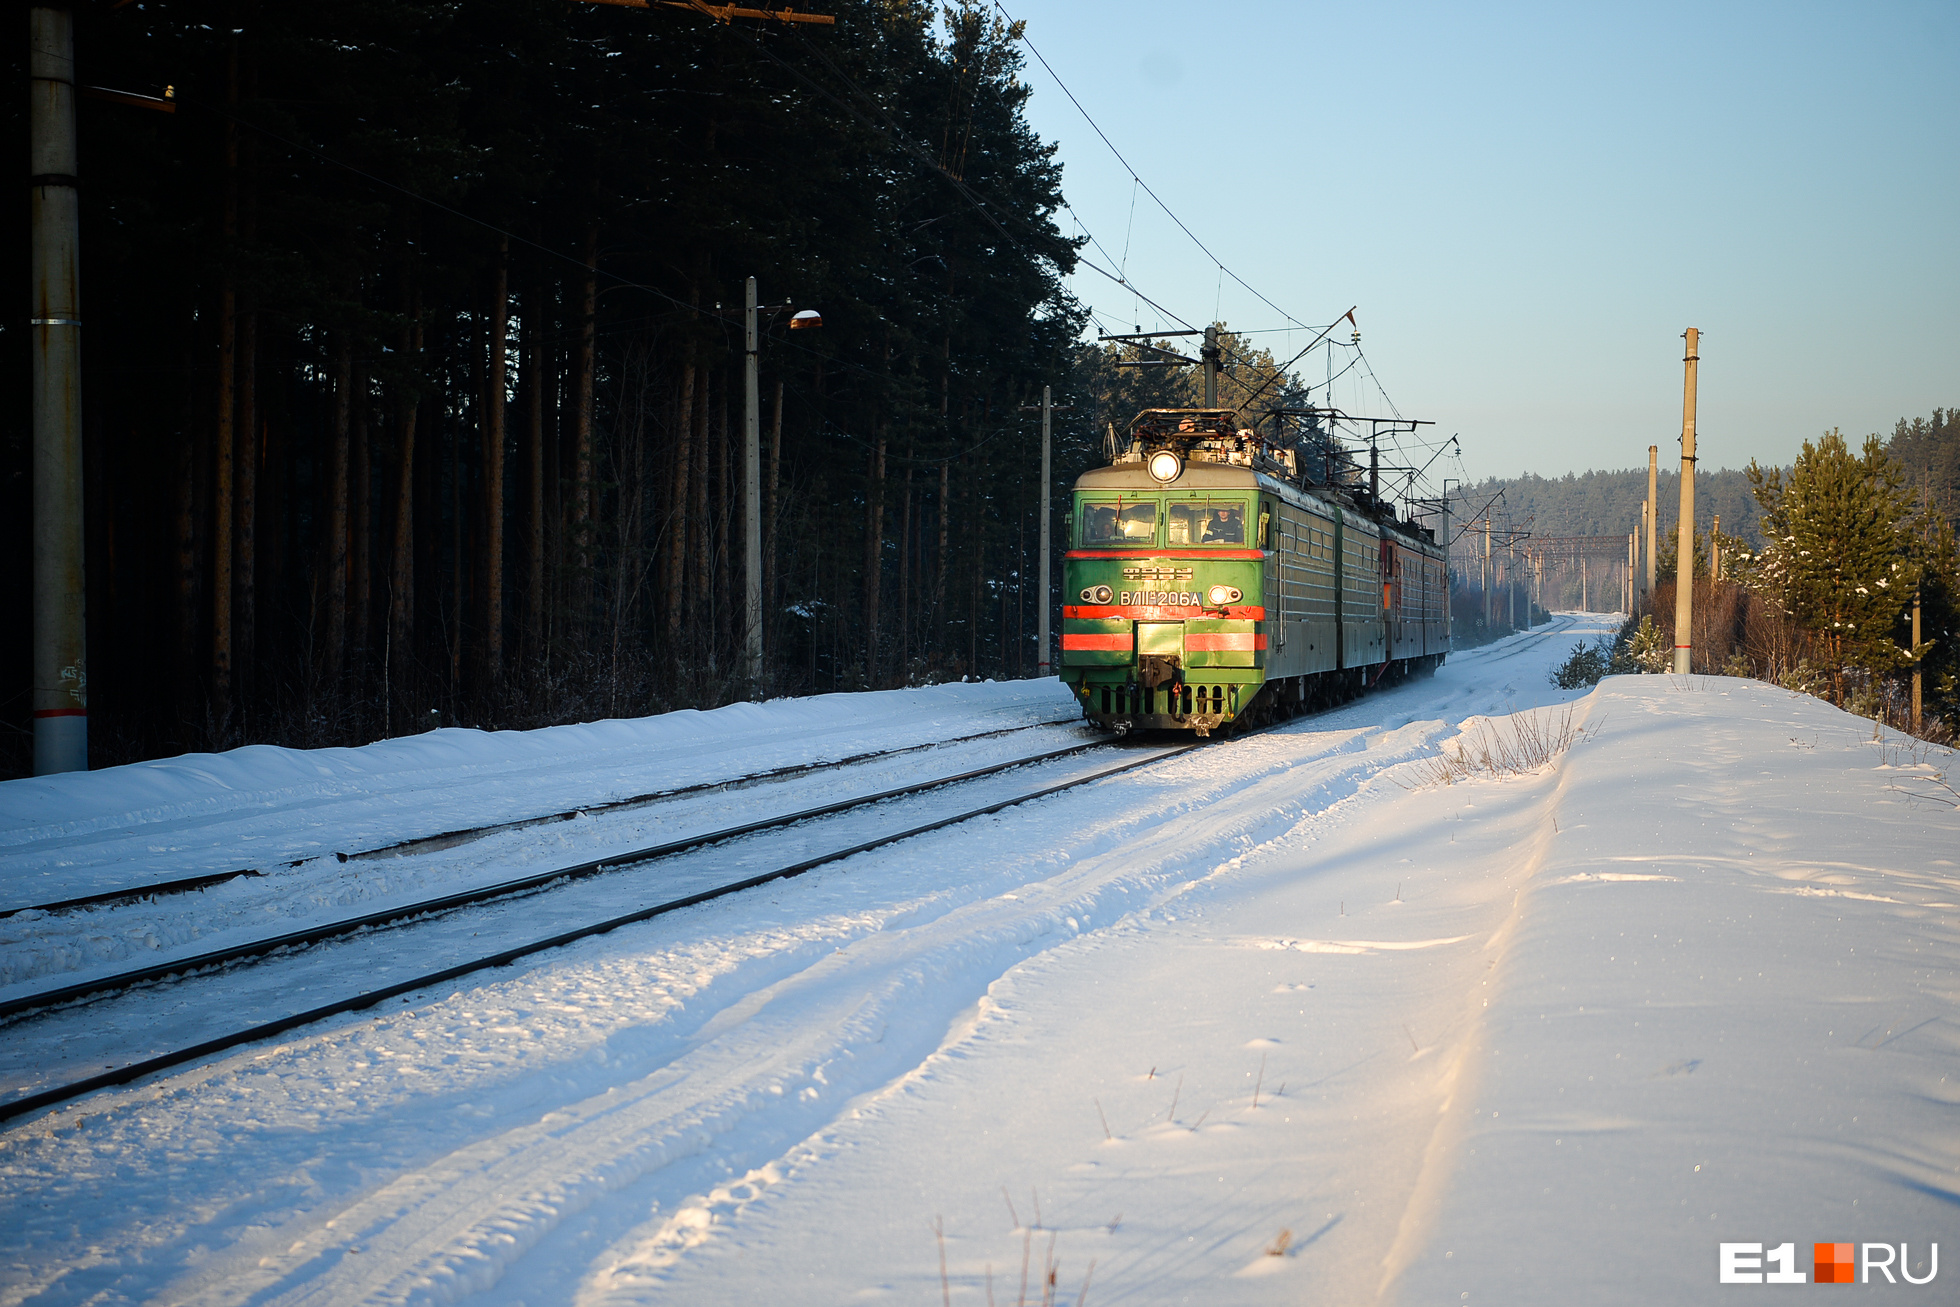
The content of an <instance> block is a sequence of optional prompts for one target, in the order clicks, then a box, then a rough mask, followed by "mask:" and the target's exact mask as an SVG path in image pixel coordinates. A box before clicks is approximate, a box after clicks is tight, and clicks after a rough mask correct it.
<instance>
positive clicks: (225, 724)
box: [211, 32, 238, 734]
mask: <svg viewBox="0 0 1960 1307" xmlns="http://www.w3.org/2000/svg"><path fill="white" fill-rule="evenodd" d="M225 102H226V103H227V104H228V105H231V106H232V107H233V108H236V107H237V104H238V36H237V34H236V32H234V33H233V35H232V38H231V40H230V42H228V45H227V53H226V57H225ZM223 131H224V156H225V163H224V167H225V187H224V212H223V218H222V231H223V236H222V242H223V248H221V249H220V251H219V253H218V257H219V258H220V259H221V260H222V261H223V265H222V266H223V271H222V272H221V273H220V280H219V288H218V396H217V401H218V402H217V413H216V415H215V416H216V418H217V421H216V422H215V423H214V424H213V432H212V442H211V465H212V467H211V470H212V478H211V710H212V715H213V717H214V718H215V719H216V721H217V723H218V727H219V729H220V730H221V731H224V732H226V733H227V734H228V733H229V730H230V723H229V721H228V720H227V719H228V718H229V717H230V716H231V677H232V667H231V585H232V575H231V573H232V545H233V540H232V508H233V495H234V494H235V493H236V487H235V485H234V478H233V475H232V472H233V468H234V467H235V459H236V458H237V451H238V441H237V436H236V434H235V432H234V430H233V427H232V421H233V419H234V418H235V417H236V415H237V407H236V406H237V396H236V394H235V393H234V387H235V384H236V368H237V363H238V282H237V275H236V273H235V271H234V267H235V261H236V259H237V257H238V253H237V249H236V245H237V240H238V121H237V119H236V117H234V116H231V115H227V116H226V118H225V123H224V129H223Z"/></svg>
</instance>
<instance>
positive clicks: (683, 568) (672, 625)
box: [663, 344, 697, 654]
mask: <svg viewBox="0 0 1960 1307" xmlns="http://www.w3.org/2000/svg"><path fill="white" fill-rule="evenodd" d="M696 371H697V369H696V366H695V362H694V346H693V345H692V344H689V345H688V347H687V360H686V362H684V363H682V364H681V402H680V413H679V416H678V418H677V419H676V420H675V423H674V468H673V474H672V476H671V477H670V478H669V484H670V486H671V491H672V503H671V506H670V507H669V509H668V513H667V585H666V591H667V593H666V594H665V596H663V598H664V599H665V602H666V604H667V638H668V642H669V643H670V644H673V643H674V641H675V640H677V638H678V637H679V635H680V630H681V617H682V612H683V608H682V594H683V586H684V583H685V581H686V579H687V576H686V572H687V502H688V481H687V474H688V470H689V468H690V467H691V466H692V463H693V459H692V457H691V456H690V454H689V452H688V451H689V448H690V446H691V445H692V444H693V439H692V435H691V433H692V432H693V430H694V404H695V398H694V388H695V381H696V375H695V374H696ZM674 652H675V653H676V654H678V652H679V649H678V647H676V648H675V650H674Z"/></svg>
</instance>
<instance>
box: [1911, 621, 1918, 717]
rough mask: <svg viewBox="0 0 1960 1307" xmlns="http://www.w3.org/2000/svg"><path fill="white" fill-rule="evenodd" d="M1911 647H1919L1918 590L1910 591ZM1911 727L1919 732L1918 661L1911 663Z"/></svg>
mask: <svg viewBox="0 0 1960 1307" xmlns="http://www.w3.org/2000/svg"><path fill="white" fill-rule="evenodd" d="M1912 647H1913V648H1914V649H1918V648H1919V591H1917V590H1915V591H1913V592H1912ZM1912 729H1913V733H1914V734H1915V735H1916V734H1918V732H1919V661H1918V660H1915V661H1914V662H1913V664H1912Z"/></svg>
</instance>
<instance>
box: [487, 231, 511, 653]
mask: <svg viewBox="0 0 1960 1307" xmlns="http://www.w3.org/2000/svg"><path fill="white" fill-rule="evenodd" d="M509 337H510V237H508V236H500V237H498V238H497V264H496V269H495V271H494V272H493V273H492V274H491V282H490V340H489V360H488V361H489V365H490V366H489V373H488V375H487V376H486V377H485V379H484V387H483V399H484V405H483V680H484V685H485V687H486V688H489V689H493V690H494V689H495V688H496V686H497V684H498V682H499V681H501V680H502V678H503V673H504V389H505V383H506V380H507V378H506V376H505V365H506V353H507V346H508V341H509Z"/></svg>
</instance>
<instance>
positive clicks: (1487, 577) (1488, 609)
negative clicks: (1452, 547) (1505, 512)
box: [1477, 513, 1497, 631]
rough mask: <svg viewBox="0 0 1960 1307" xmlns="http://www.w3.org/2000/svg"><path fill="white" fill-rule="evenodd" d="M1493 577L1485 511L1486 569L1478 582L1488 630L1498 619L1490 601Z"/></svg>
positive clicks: (1479, 576) (1487, 517) (1485, 625)
mask: <svg viewBox="0 0 1960 1307" xmlns="http://www.w3.org/2000/svg"><path fill="white" fill-rule="evenodd" d="M1491 579H1492V578H1491V574H1490V514H1489V513H1485V514H1484V570H1483V571H1482V572H1480V573H1479V574H1478V576H1477V584H1479V585H1480V586H1482V587H1483V591H1484V629H1485V630H1486V631H1488V630H1490V625H1491V623H1492V622H1495V621H1496V620H1497V611H1496V608H1495V606H1494V605H1492V603H1491V601H1490V583H1491Z"/></svg>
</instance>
